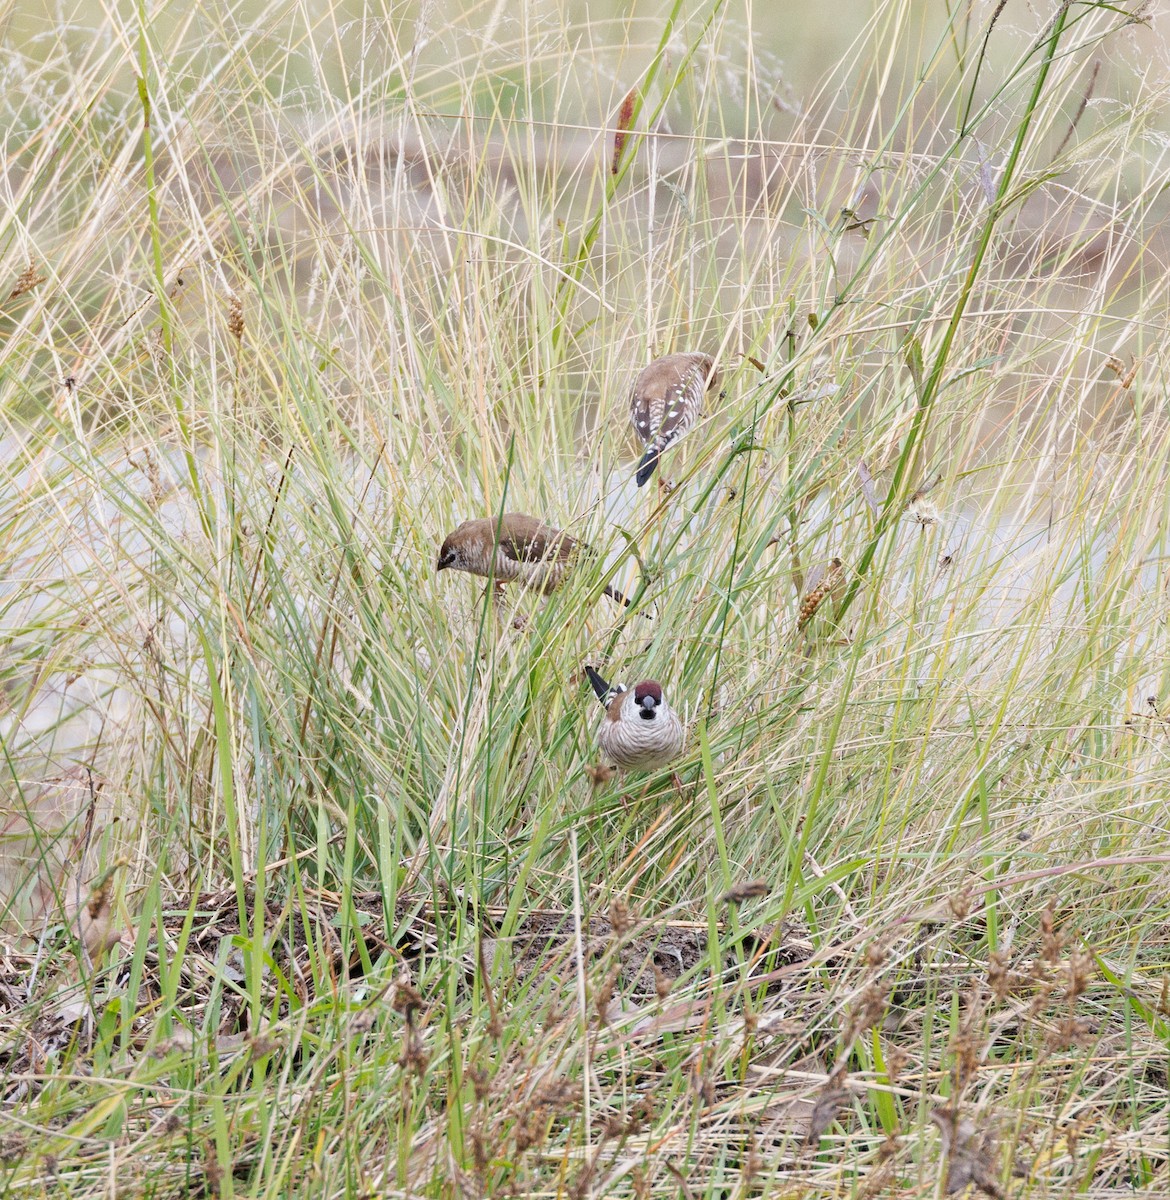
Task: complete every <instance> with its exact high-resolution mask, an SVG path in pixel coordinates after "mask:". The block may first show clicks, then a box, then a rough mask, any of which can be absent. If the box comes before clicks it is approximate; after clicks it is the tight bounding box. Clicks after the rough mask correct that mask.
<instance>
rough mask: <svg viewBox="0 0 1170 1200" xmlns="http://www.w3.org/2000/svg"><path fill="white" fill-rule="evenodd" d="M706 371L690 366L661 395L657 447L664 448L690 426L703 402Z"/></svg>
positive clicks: (699, 367)
mask: <svg viewBox="0 0 1170 1200" xmlns="http://www.w3.org/2000/svg"><path fill="white" fill-rule="evenodd" d="M706 381H707V372H706V370H704V369H703V367H701V366H697V365H696V366H694V367H692V368H691V369H690V370H689V371H688V372H687V373H686V374H685V375H684V376H683V377H682V379H680V380H679V381H678V383H672V384H671V385H670V387H668V388H667V389H666V392H665V394H664V397H663V406H662V423H661V424H660V425H659V426H658V436H657V437H656V438H655V439H654V440H655V442H656V443H657V444H658V447H659V449H665V448H666V447H667V446H669V445H670V443H671V442H672V441H674V439H675V438H676V437H679V436H681V435H682V434H683V433H685V432H686V431H687V429H689V428H690V424H691V422H692V421H693V420H694V419H695V417H697V416H698V414H699V408H700V406H701V404H702V403H703V392H704V390H705V389H704V384H705V383H706Z"/></svg>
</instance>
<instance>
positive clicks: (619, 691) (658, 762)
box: [585, 665, 687, 771]
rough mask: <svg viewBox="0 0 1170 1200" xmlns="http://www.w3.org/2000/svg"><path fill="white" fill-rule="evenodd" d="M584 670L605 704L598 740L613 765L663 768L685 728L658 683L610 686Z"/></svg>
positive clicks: (677, 749)
mask: <svg viewBox="0 0 1170 1200" xmlns="http://www.w3.org/2000/svg"><path fill="white" fill-rule="evenodd" d="M585 673H586V674H587V675H588V676H589V682H590V683H591V684H592V685H593V690H594V692H595V693H596V694H597V698H598V700H600V701H601V703H602V704H603V705H604V706H605V719H604V720H603V721H602V722H601V728H600V730H598V734H597V740H598V742H599V743H600V745H601V752H602V753H603V754H604V755H605V756H606V758H608V759H609V760H610V761H611V762H612V763H613V764H614V765H615V766H618V767H622V768H624V769H626V770H634V771H648V770H654V769H655V768H656V767H664V766H666V765H667V763H670V762H672V761H673V760H674V759H676V758H678V756H679V755H680V754H681V753H682V750H683V746H684V744H685V743H686V740H687V731H686V728H685V726H684V725H683V723H682V721H681V720H679V716H678V713H676V712H675V711H674V709H673V708H671V707H670V705H669V704H668V703H667V700H666V697H665V695H664V694H663V692H662V686H661V684H659V683H657V682H656V681H655V680H653V679H643V680H642V682H641V683H636V684H634V686H633V687H632V688H627V687H624V686H622V685H621V684H615V685H614V686H612V687H611V686H610V685H609V684H608V683H606V681H605V680H604V679H602V677H601V676H600V675H599V674H598V673H597V672H596V671H595V670H594V669H593V668H592V667H591V666H588V665H586V667H585Z"/></svg>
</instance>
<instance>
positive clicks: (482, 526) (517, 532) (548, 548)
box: [435, 512, 629, 604]
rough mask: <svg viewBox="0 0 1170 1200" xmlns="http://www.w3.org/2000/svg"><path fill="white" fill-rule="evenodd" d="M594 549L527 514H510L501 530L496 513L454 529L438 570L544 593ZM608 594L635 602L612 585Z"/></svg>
mask: <svg viewBox="0 0 1170 1200" xmlns="http://www.w3.org/2000/svg"><path fill="white" fill-rule="evenodd" d="M588 549H589V547H588V546H586V545H585V543H584V542H579V541H578V540H577V539H576V538H574V537H570V536H569V534H567V533H563V532H562V531H561V530H559V529H554V528H553V526H551V525H546V524H545V523H544V522H543V521H538V520H537V519H536V518H535V517H529V516H527V515H525V514H524V513H514V512H513V513H504V515H503V516H502V517H501V518H500V519H499V522H498V528H497V522H496V519H495V518H494V517H477V518H476V519H475V520H472V521H464V522H463V524H462V525H460V526H459V527H458V528H457V529H456V530H455V531H454V532H453V533H449V534H448V535H447V537H446V538H445V539H444V541H443V545H442V548H441V549H440V550H439V561H438V563H437V564H436V566H435V570H436V571H445V570H447V569H448V567H450V568H451V569H452V570H455V571H468V572H470V573H471V574H472V575H482V576H484V577H485V578H488V577H490V578H493V579H494V580H495V585H496V590H497V591H500V590H502V589H503V586H504V584H506V583H514V582H517V581H518V582H520V583H522V584H523V585H524V587H526V588H531V589H532V590H533V591H534V592H540V593H541V594H542V595H545V596H547V595H549V593H551V592H555V591H556V590H557V588H559V587H560V586H561V584H562V583H563V582H564V578H565V575H566V573H567V572H568V571H569V570H570V569H571V568H572V567H573V566H574V564H575V563H576V562H577V560H578V558H579V557H580V555H581V554H582V553H585V552H587V551H588ZM604 591H605V594H606V595H607V596H610V597H612V598H613V599H614V600H616V601H617V602H618V603H619V604H629V601H628V600H627V599H626V598H625V596H623V595H622V594H621V592H619V591H618V590H617V589H616V588H613V587H610V586H609V584H606V586H605V588H604Z"/></svg>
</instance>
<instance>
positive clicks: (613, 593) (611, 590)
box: [602, 583, 630, 608]
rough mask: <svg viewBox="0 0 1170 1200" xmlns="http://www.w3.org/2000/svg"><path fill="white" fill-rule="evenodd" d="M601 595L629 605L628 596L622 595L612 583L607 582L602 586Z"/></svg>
mask: <svg viewBox="0 0 1170 1200" xmlns="http://www.w3.org/2000/svg"><path fill="white" fill-rule="evenodd" d="M602 595H604V596H608V597H609V598H610V599H611V600H616V601H617V602H618V603H619V604H624V605H625V606H626V608H629V607H630V601H629V597H627V596H623V595H622V594H621V592H619V591H618V590H617V588H615V587H614V586H613V585H612V584H609V583H607V584H606V585H605V587H604V588H602Z"/></svg>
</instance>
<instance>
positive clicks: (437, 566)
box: [435, 558, 447, 571]
mask: <svg viewBox="0 0 1170 1200" xmlns="http://www.w3.org/2000/svg"><path fill="white" fill-rule="evenodd" d="M446 566H447V564H446V563H445V562H444V561H443V560H442V559H441V558H440V559H439V561H438V562H437V563H435V570H436V571H442V570H444V569H445V568H446Z"/></svg>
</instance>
